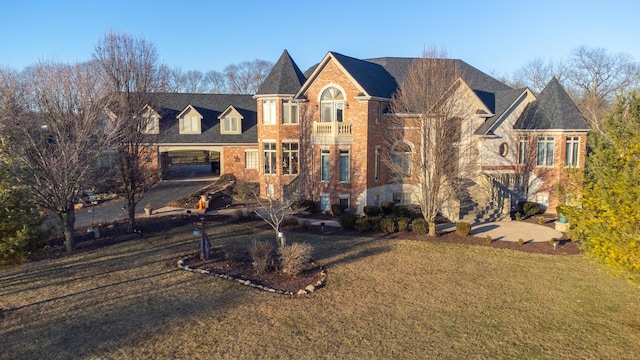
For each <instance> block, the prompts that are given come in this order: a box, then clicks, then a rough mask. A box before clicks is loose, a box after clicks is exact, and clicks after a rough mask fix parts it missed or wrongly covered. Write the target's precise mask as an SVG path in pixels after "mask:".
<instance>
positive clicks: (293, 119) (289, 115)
mask: <svg viewBox="0 0 640 360" xmlns="http://www.w3.org/2000/svg"><path fill="white" fill-rule="evenodd" d="M282 123H283V124H297V123H298V104H296V103H294V102H293V101H291V100H284V101H283V102H282Z"/></svg>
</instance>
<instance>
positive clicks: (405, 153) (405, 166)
mask: <svg viewBox="0 0 640 360" xmlns="http://www.w3.org/2000/svg"><path fill="white" fill-rule="evenodd" d="M393 163H394V165H395V172H396V176H400V177H405V176H410V175H411V147H410V146H409V145H408V144H407V143H399V144H396V145H395V146H394V148H393Z"/></svg>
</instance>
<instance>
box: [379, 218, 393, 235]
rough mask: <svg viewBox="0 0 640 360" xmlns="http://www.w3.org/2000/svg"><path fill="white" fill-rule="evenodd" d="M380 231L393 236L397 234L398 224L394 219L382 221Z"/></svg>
mask: <svg viewBox="0 0 640 360" xmlns="http://www.w3.org/2000/svg"><path fill="white" fill-rule="evenodd" d="M380 230H381V231H382V232H383V233H385V234H393V233H394V232H396V224H395V222H394V221H393V219H392V218H384V219H381V220H380Z"/></svg>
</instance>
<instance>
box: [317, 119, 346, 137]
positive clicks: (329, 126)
mask: <svg viewBox="0 0 640 360" xmlns="http://www.w3.org/2000/svg"><path fill="white" fill-rule="evenodd" d="M351 126H352V124H351V123H350V122H336V121H330V122H320V121H314V122H313V135H314V136H322V137H339V136H352V135H353V134H352V132H351Z"/></svg>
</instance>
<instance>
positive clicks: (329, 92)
mask: <svg viewBox="0 0 640 360" xmlns="http://www.w3.org/2000/svg"><path fill="white" fill-rule="evenodd" d="M320 104H321V107H322V111H321V117H322V118H321V120H322V121H325V122H326V121H343V119H344V116H343V115H344V94H343V93H342V91H340V90H339V89H337V88H335V87H330V88H327V89H326V90H325V91H323V92H322V96H321V97H320Z"/></svg>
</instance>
